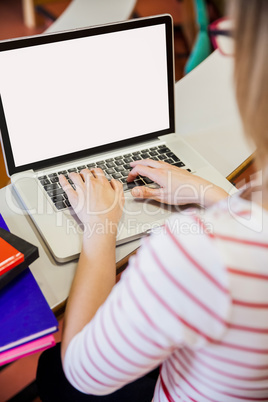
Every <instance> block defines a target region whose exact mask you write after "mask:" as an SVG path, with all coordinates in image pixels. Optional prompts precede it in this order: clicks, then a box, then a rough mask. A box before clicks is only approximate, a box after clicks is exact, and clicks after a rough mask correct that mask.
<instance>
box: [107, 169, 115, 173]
mask: <svg viewBox="0 0 268 402" xmlns="http://www.w3.org/2000/svg"><path fill="white" fill-rule="evenodd" d="M105 172H106V173H108V174H112V173H115V170H114V168H109V169H106V170H105Z"/></svg>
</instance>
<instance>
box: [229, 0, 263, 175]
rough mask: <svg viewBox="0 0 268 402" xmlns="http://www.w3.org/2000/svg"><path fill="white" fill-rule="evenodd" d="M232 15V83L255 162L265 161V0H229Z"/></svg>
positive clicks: (261, 162)
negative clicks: (253, 150)
mask: <svg viewBox="0 0 268 402" xmlns="http://www.w3.org/2000/svg"><path fill="white" fill-rule="evenodd" d="M230 12H231V15H232V16H233V19H234V27H235V30H234V39H235V85H236V96H237V102H238V107H239V110H240V113H241V117H242V121H243V124H244V128H245V132H246V134H247V135H248V136H249V137H250V138H252V139H253V141H254V143H255V144H256V146H257V162H259V164H261V165H262V167H264V165H267V162H268V0H231V2H230Z"/></svg>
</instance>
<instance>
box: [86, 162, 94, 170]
mask: <svg viewBox="0 0 268 402" xmlns="http://www.w3.org/2000/svg"><path fill="white" fill-rule="evenodd" d="M95 166H96V164H95V163H89V164H88V165H87V167H88V168H89V169H91V168H94V167H95Z"/></svg>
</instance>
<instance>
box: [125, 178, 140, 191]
mask: <svg viewBox="0 0 268 402" xmlns="http://www.w3.org/2000/svg"><path fill="white" fill-rule="evenodd" d="M144 184H145V183H144V182H143V181H142V180H140V179H138V180H134V181H131V182H130V183H125V184H123V191H127V190H131V189H132V188H134V187H137V186H144Z"/></svg>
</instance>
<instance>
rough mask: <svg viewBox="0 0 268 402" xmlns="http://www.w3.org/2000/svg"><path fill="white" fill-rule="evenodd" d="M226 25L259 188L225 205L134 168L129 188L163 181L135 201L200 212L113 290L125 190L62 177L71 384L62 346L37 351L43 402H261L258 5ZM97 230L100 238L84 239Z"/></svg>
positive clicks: (262, 5) (192, 182)
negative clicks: (70, 234) (70, 226)
mask: <svg viewBox="0 0 268 402" xmlns="http://www.w3.org/2000/svg"><path fill="white" fill-rule="evenodd" d="M231 22H232V30H231V31H230V30H228V31H227V30H225V29H221V27H219V28H220V29H218V32H217V31H216V28H215V26H214V36H215V35H216V34H218V35H221V36H224V37H225V39H226V38H227V37H230V36H232V38H233V40H234V44H235V47H234V57H235V82H236V90H237V101H238V105H239V108H240V112H241V116H242V120H243V122H244V127H245V132H246V133H247V135H248V136H250V137H251V138H252V139H253V140H254V141H255V143H256V145H257V149H258V155H257V157H256V162H257V164H258V166H259V168H260V170H261V171H262V186H261V187H258V188H256V187H254V185H252V186H251V187H250V188H249V189H248V190H247V191H246V192H244V193H239V194H237V195H235V196H233V197H231V198H228V197H227V194H226V193H225V192H224V191H223V190H221V189H220V188H218V187H216V186H212V185H211V184H210V183H208V182H206V181H204V180H203V179H201V178H199V177H196V176H193V175H191V174H189V173H188V172H185V171H183V170H181V169H179V168H174V167H170V166H169V165H167V164H165V163H163V162H160V161H159V162H158V161H151V160H145V161H138V162H133V163H132V167H133V170H132V171H131V173H130V175H129V180H130V181H131V180H132V179H133V178H134V177H135V176H137V175H138V174H142V175H145V176H148V177H149V178H151V179H152V180H154V181H156V182H158V183H159V184H160V189H154V190H153V189H148V188H139V189H136V190H135V191H136V192H135V193H134V190H133V195H134V196H137V197H141V198H147V197H149V198H154V199H156V200H158V201H161V202H166V203H172V204H186V203H187V202H189V200H190V199H191V202H192V201H193V200H192V195H193V193H195V194H196V200H195V201H196V202H197V203H200V204H202V205H203V206H204V207H206V208H205V210H203V212H200V211H191V213H189V212H187V213H185V214H177V215H176V216H173V217H172V219H171V220H170V221H168V222H167V224H166V225H165V227H164V228H163V229H162V230H161V231H160V232H159V233H155V234H154V235H152V236H150V237H149V238H147V239H146V240H145V241H144V242H143V244H142V246H141V248H140V249H139V251H138V253H137V255H136V256H135V257H133V258H131V260H130V262H129V266H128V268H127V269H126V271H125V272H124V274H123V275H122V277H121V280H120V281H119V283H118V284H116V285H115V237H116V225H117V223H118V222H119V220H120V217H121V212H122V205H123V193H122V187H121V185H120V183H118V182H117V181H116V180H112V181H111V182H110V183H109V182H108V181H107V180H106V178H105V177H104V175H103V172H102V171H101V170H100V169H95V170H93V171H89V170H84V171H82V174H81V176H80V175H77V174H71V178H72V180H73V181H74V183H75V185H76V188H77V190H76V191H74V190H73V189H72V188H70V187H68V184H67V181H66V180H65V179H64V178H63V177H62V178H61V184H62V185H63V187H64V188H65V189H66V192H67V194H68V197H69V200H70V202H71V204H72V206H73V208H74V210H75V211H76V212H77V215H78V216H79V218H80V219H81V220H82V222H83V223H84V225H85V232H84V237H83V247H82V252H81V256H80V260H79V263H78V267H77V271H76V275H75V278H74V281H73V285H72V289H71V293H70V297H69V300H68V304H67V309H66V313H65V319H64V330H63V338H62V344H61V358H62V366H63V370H64V373H65V375H66V377H67V379H68V381H69V382H68V381H67V380H66V379H65V376H64V374H63V371H62V368H61V365H60V354H59V348H58V349H57V348H54V349H51V350H49V351H47V352H46V353H44V354H43V355H42V357H41V359H40V364H39V368H38V376H37V380H38V385H39V389H40V395H41V397H42V399H43V401H49V402H51V401H57V402H58V401H72V402H73V401H95V400H103V401H117V402H118V401H124V402H128V401H132V400H133V401H139V402H140V401H148V402H149V401H151V400H152V399H153V401H155V402H157V401H178V400H183V401H193V400H197V401H222V402H228V401H241V400H250V401H267V400H268V212H267V209H268V119H267V111H268V46H267V40H268V2H267V0H234V1H232V2H231ZM219 95H220V94H219ZM260 191H261V193H260ZM259 194H261V197H257V195H259ZM190 197H191V198H190ZM87 205H90V213H88V211H87V208H86V206H87ZM208 207H209V208H208ZM92 212H93V213H92ZM94 225H95V226H94ZM97 226H98V227H101V226H102V227H106V229H107V228H108V229H107V230H106V231H105V233H104V234H101V235H100V234H98V232H97V231H95V232H94V233H93V234H92V233H91V231H89V230H88V228H91V229H92V228H93V227H97ZM89 233H91V236H89ZM104 251H105V252H104ZM159 368H160V369H159Z"/></svg>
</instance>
